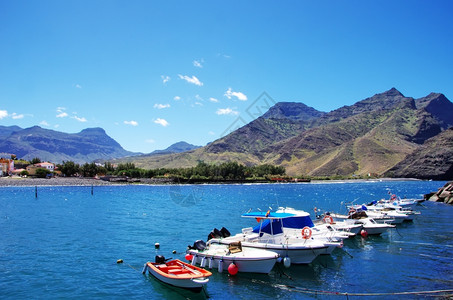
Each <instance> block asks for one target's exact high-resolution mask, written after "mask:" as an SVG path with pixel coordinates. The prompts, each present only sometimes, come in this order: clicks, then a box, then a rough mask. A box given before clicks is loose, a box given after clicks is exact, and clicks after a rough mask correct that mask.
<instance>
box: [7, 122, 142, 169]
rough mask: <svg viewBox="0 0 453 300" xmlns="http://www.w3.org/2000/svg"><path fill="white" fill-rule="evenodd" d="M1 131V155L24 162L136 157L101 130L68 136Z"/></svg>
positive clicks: (35, 130) (10, 129)
mask: <svg viewBox="0 0 453 300" xmlns="http://www.w3.org/2000/svg"><path fill="white" fill-rule="evenodd" d="M0 132H1V134H0V152H6V153H11V154H15V155H16V156H17V157H18V158H22V159H26V160H31V159H33V158H35V157H38V158H40V159H41V160H42V161H51V162H54V163H61V162H62V161H74V162H76V163H85V162H91V161H94V160H99V159H103V160H109V159H114V158H119V157H124V156H131V155H135V154H136V153H134V152H130V151H126V150H124V149H123V148H122V147H121V145H120V144H118V143H117V142H116V141H115V140H114V139H112V138H111V137H109V136H108V135H107V134H106V133H105V131H104V129H102V128H88V129H84V130H82V131H81V132H79V133H73V134H71V133H63V132H59V131H54V130H50V129H44V128H41V127H39V126H33V127H30V128H25V129H22V128H20V127H18V126H9V127H7V126H0Z"/></svg>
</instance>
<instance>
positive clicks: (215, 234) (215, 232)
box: [208, 228, 222, 241]
mask: <svg viewBox="0 0 453 300" xmlns="http://www.w3.org/2000/svg"><path fill="white" fill-rule="evenodd" d="M220 237H222V233H221V232H220V230H218V229H217V228H214V229H213V230H212V231H211V233H210V234H209V235H208V241H209V240H210V239H218V238H220Z"/></svg>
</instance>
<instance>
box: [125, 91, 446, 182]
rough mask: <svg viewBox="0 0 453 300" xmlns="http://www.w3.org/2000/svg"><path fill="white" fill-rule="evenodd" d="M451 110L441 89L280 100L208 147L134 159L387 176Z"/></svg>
mask: <svg viewBox="0 0 453 300" xmlns="http://www.w3.org/2000/svg"><path fill="white" fill-rule="evenodd" d="M452 111H453V103H451V102H450V101H449V100H448V99H447V98H446V97H445V96H444V95H442V94H439V93H431V94H429V95H428V96H426V97H423V98H420V99H414V98H411V97H406V96H404V95H403V94H402V93H401V92H399V91H398V90H397V89H395V88H392V89H390V90H388V91H386V92H383V93H379V94H375V95H374V96H372V97H369V98H366V99H364V100H361V101H358V102H356V103H355V104H353V105H350V106H343V107H341V108H339V109H336V110H334V111H331V112H329V113H324V112H319V111H316V110H315V109H313V108H310V107H308V106H306V105H304V104H302V103H294V102H279V103H277V104H276V105H275V106H273V107H271V108H270V109H269V111H268V112H266V113H265V114H264V115H263V116H262V117H259V118H257V119H256V120H254V121H252V122H250V123H249V124H247V125H245V126H243V127H241V128H239V129H238V130H236V131H234V132H232V133H230V134H229V135H227V136H225V137H222V138H220V139H218V140H216V141H213V142H212V143H210V144H208V145H207V146H205V147H202V148H199V149H196V150H193V151H189V152H185V153H183V154H171V155H167V156H160V157H159V159H153V158H152V157H141V158H140V159H139V160H134V162H136V163H137V165H139V166H141V167H146V168H155V167H190V166H194V165H196V163H197V161H200V160H203V161H205V162H213V163H219V162H223V161H228V160H235V161H239V162H242V163H244V164H247V165H254V164H262V163H270V164H276V165H281V166H284V167H285V168H286V170H287V173H288V174H289V175H311V176H336V175H339V176H352V175H360V176H366V175H367V174H374V175H378V176H382V175H384V174H389V173H388V171H389V170H391V169H392V168H393V167H394V166H395V165H397V164H398V163H400V162H403V161H404V160H405V158H406V157H408V156H410V155H411V154H413V153H415V151H416V150H417V149H419V148H420V147H421V145H423V143H425V141H427V140H428V139H430V138H434V137H436V136H437V135H439V134H440V133H441V132H443V131H444V130H445V129H447V128H449V127H451V126H453V114H451V113H450V112H452ZM444 153H445V152H444ZM447 155H449V154H447ZM395 174H396V173H395ZM402 175H404V174H402ZM402 175H401V176H402ZM403 177H404V176H403ZM436 178H439V176H437V177H436Z"/></svg>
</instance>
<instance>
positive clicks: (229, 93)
mask: <svg viewBox="0 0 453 300" xmlns="http://www.w3.org/2000/svg"><path fill="white" fill-rule="evenodd" d="M224 96H225V97H227V98H228V99H231V98H232V97H236V98H238V99H239V100H241V101H246V100H247V96H246V95H244V94H243V93H241V92H233V90H232V89H231V88H228V90H227V91H226V92H225V94H224Z"/></svg>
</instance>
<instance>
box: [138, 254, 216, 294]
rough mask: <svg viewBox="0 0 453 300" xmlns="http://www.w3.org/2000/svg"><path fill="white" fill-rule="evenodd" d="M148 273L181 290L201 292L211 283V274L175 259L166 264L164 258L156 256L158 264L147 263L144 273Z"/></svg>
mask: <svg viewBox="0 0 453 300" xmlns="http://www.w3.org/2000/svg"><path fill="white" fill-rule="evenodd" d="M146 272H148V273H149V274H151V275H153V276H154V277H155V278H156V279H158V280H160V281H162V282H164V283H166V284H169V285H171V286H176V287H179V288H183V289H187V290H191V291H193V292H200V291H201V290H202V289H203V286H204V285H205V284H207V283H208V282H209V278H208V277H209V276H211V275H212V273H211V272H209V271H207V270H204V269H202V268H198V267H196V266H192V265H190V264H188V263H185V262H183V261H180V260H179V259H174V260H171V261H168V262H166V260H165V258H164V257H163V256H156V262H154V263H152V262H147V263H146V264H145V266H144V268H143V271H142V273H143V274H145V273H146Z"/></svg>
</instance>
